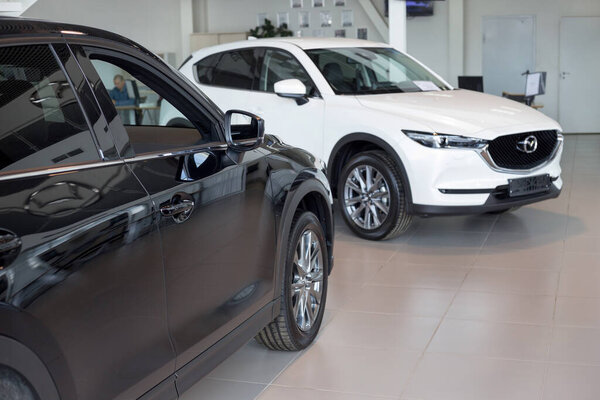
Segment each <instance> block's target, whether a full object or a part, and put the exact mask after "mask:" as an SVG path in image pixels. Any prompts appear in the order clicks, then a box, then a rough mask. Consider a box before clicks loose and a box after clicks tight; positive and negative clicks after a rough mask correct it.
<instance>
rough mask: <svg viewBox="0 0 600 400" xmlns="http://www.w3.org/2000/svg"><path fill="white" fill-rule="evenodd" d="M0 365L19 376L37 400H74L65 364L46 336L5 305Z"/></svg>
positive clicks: (0, 311)
mask: <svg viewBox="0 0 600 400" xmlns="http://www.w3.org/2000/svg"><path fill="white" fill-rule="evenodd" d="M16 338H19V340H16ZM0 364H4V365H7V366H9V367H11V368H13V369H15V370H16V371H18V372H19V373H20V374H21V375H23V376H24V377H25V378H26V379H27V380H28V381H29V382H30V383H31V385H32V386H33V388H34V389H35V390H36V392H37V393H38V395H39V396H40V398H41V399H44V400H46V399H48V400H59V399H62V400H71V399H73V400H75V399H76V398H77V397H76V392H75V385H74V383H73V381H72V378H71V373H70V370H69V368H68V365H67V362H66V360H65V358H64V356H63V354H62V351H61V350H60V348H59V346H58V343H56V341H55V340H54V339H53V337H52V335H51V334H50V332H48V330H47V329H46V328H45V327H44V326H43V325H42V324H41V323H40V322H39V321H38V320H36V319H35V318H33V317H32V316H31V315H29V314H28V313H26V312H25V311H23V310H20V309H18V308H15V307H13V306H10V305H8V304H6V303H0Z"/></svg>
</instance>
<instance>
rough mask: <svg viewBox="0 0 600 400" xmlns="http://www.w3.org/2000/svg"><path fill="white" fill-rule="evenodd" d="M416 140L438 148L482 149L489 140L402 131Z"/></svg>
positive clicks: (424, 144)
mask: <svg viewBox="0 0 600 400" xmlns="http://www.w3.org/2000/svg"><path fill="white" fill-rule="evenodd" d="M402 132H404V134H405V135H406V136H408V137H409V138H411V139H412V140H414V141H415V142H417V143H419V144H422V145H423V146H426V147H432V148H436V149H482V148H484V147H485V146H486V145H487V144H488V141H487V140H485V139H478V138H471V137H466V136H459V135H444V134H441V133H429V132H417V131H404V130H403V131H402Z"/></svg>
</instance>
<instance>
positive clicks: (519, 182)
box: [508, 174, 552, 197]
mask: <svg viewBox="0 0 600 400" xmlns="http://www.w3.org/2000/svg"><path fill="white" fill-rule="evenodd" d="M551 184H552V178H550V175H548V174H545V175H537V176H529V177H527V178H518V179H509V180H508V196H509V197H519V196H527V195H530V194H535V193H543V192H547V191H548V190H549V189H550V185H551Z"/></svg>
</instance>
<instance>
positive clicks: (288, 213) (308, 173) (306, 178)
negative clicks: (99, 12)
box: [274, 169, 334, 318]
mask: <svg viewBox="0 0 600 400" xmlns="http://www.w3.org/2000/svg"><path fill="white" fill-rule="evenodd" d="M313 192H314V193H317V194H319V195H320V196H321V197H322V198H323V199H324V200H325V201H326V202H327V204H326V206H325V207H323V210H324V211H325V218H324V221H322V222H324V224H325V228H326V229H325V237H326V241H327V250H328V252H329V257H328V259H327V271H328V273H331V270H332V268H333V237H334V221H333V211H332V207H331V206H332V203H333V197H332V193H331V190H330V189H329V183H328V182H327V178H326V177H325V174H324V173H322V172H320V171H318V170H317V169H305V170H303V171H301V172H300V173H299V174H298V175H297V176H296V178H295V180H294V181H293V183H292V184H291V186H290V187H289V189H288V190H287V194H286V196H285V202H284V204H283V209H282V211H281V217H280V219H279V224H278V232H277V252H276V254H277V257H276V260H275V262H276V266H275V284H274V294H275V297H276V298H278V297H279V293H281V290H282V288H281V274H282V273H283V268H282V267H281V266H283V265H285V256H286V251H285V250H286V246H287V243H288V241H289V235H290V231H291V228H292V221H293V219H294V215H295V213H296V210H297V209H298V206H299V205H300V202H301V201H302V199H303V198H304V197H305V196H306V195H307V194H310V193H313ZM279 312H280V307H279V305H277V306H276V307H275V309H274V318H275V317H276V316H277V315H279Z"/></svg>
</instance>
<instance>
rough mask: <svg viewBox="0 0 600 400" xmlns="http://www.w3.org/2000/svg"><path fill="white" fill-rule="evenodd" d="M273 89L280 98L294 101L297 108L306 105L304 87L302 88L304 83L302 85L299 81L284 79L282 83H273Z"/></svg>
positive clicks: (306, 98)
mask: <svg viewBox="0 0 600 400" xmlns="http://www.w3.org/2000/svg"><path fill="white" fill-rule="evenodd" d="M273 89H274V90H275V93H276V94H277V95H278V96H280V97H286V98H289V99H295V100H296V104H298V105H299V106H301V105H302V104H306V103H308V97H307V96H306V86H304V83H302V82H301V81H300V80H299V79H284V80H282V81H279V82H275V85H273Z"/></svg>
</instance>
